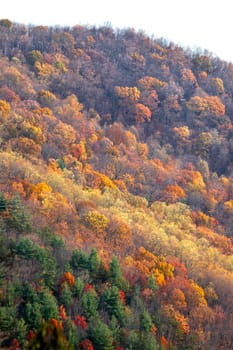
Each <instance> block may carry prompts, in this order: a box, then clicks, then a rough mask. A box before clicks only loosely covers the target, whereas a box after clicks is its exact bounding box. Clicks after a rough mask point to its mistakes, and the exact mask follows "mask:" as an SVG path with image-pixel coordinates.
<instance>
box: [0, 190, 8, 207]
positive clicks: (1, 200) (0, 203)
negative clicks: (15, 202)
mask: <svg viewBox="0 0 233 350" xmlns="http://www.w3.org/2000/svg"><path fill="white" fill-rule="evenodd" d="M6 209H7V200H6V198H5V196H4V193H2V192H1V191H0V212H2V211H5V210H6Z"/></svg>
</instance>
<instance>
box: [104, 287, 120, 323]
mask: <svg viewBox="0 0 233 350" xmlns="http://www.w3.org/2000/svg"><path fill="white" fill-rule="evenodd" d="M102 301H103V306H104V308H105V310H107V312H108V314H109V315H110V316H115V317H116V318H117V319H118V321H119V322H120V324H121V325H123V324H124V322H125V317H126V314H125V311H124V307H123V305H122V302H121V300H120V296H119V289H118V288H117V287H116V286H112V287H110V288H107V289H105V291H104V293H103V295H102Z"/></svg>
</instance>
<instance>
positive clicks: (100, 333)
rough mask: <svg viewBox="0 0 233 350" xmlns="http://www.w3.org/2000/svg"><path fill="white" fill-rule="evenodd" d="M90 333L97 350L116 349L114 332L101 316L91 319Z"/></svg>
mask: <svg viewBox="0 0 233 350" xmlns="http://www.w3.org/2000/svg"><path fill="white" fill-rule="evenodd" d="M88 333H89V338H90V340H91V341H92V343H93V345H94V349H95V350H113V349H114V346H113V335H112V332H111V330H110V329H109V327H108V326H107V325H106V324H105V323H103V322H102V321H101V320H100V319H99V318H93V319H92V320H91V322H90V325H89V329H88Z"/></svg>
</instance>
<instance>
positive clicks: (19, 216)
mask: <svg viewBox="0 0 233 350" xmlns="http://www.w3.org/2000/svg"><path fill="white" fill-rule="evenodd" d="M8 208H9V214H10V215H9V218H8V224H9V226H10V227H11V228H14V229H15V230H17V231H18V232H19V233H22V232H31V231H32V220H31V216H30V214H29V212H28V210H27V208H26V207H24V206H23V205H22V203H21V200H20V197H19V195H18V194H14V195H13V197H12V198H11V199H10V201H9V202H8Z"/></svg>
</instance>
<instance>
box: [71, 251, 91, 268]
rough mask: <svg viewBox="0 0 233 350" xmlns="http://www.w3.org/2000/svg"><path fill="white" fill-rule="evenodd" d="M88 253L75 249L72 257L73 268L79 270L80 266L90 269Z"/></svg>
mask: <svg viewBox="0 0 233 350" xmlns="http://www.w3.org/2000/svg"><path fill="white" fill-rule="evenodd" d="M88 260H89V259H88V256H87V254H86V253H84V252H83V251H81V250H79V249H74V250H73V252H72V255H71V258H70V266H71V267H72V269H73V270H74V271H75V270H78V269H79V268H84V269H88V266H89V261H88Z"/></svg>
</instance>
